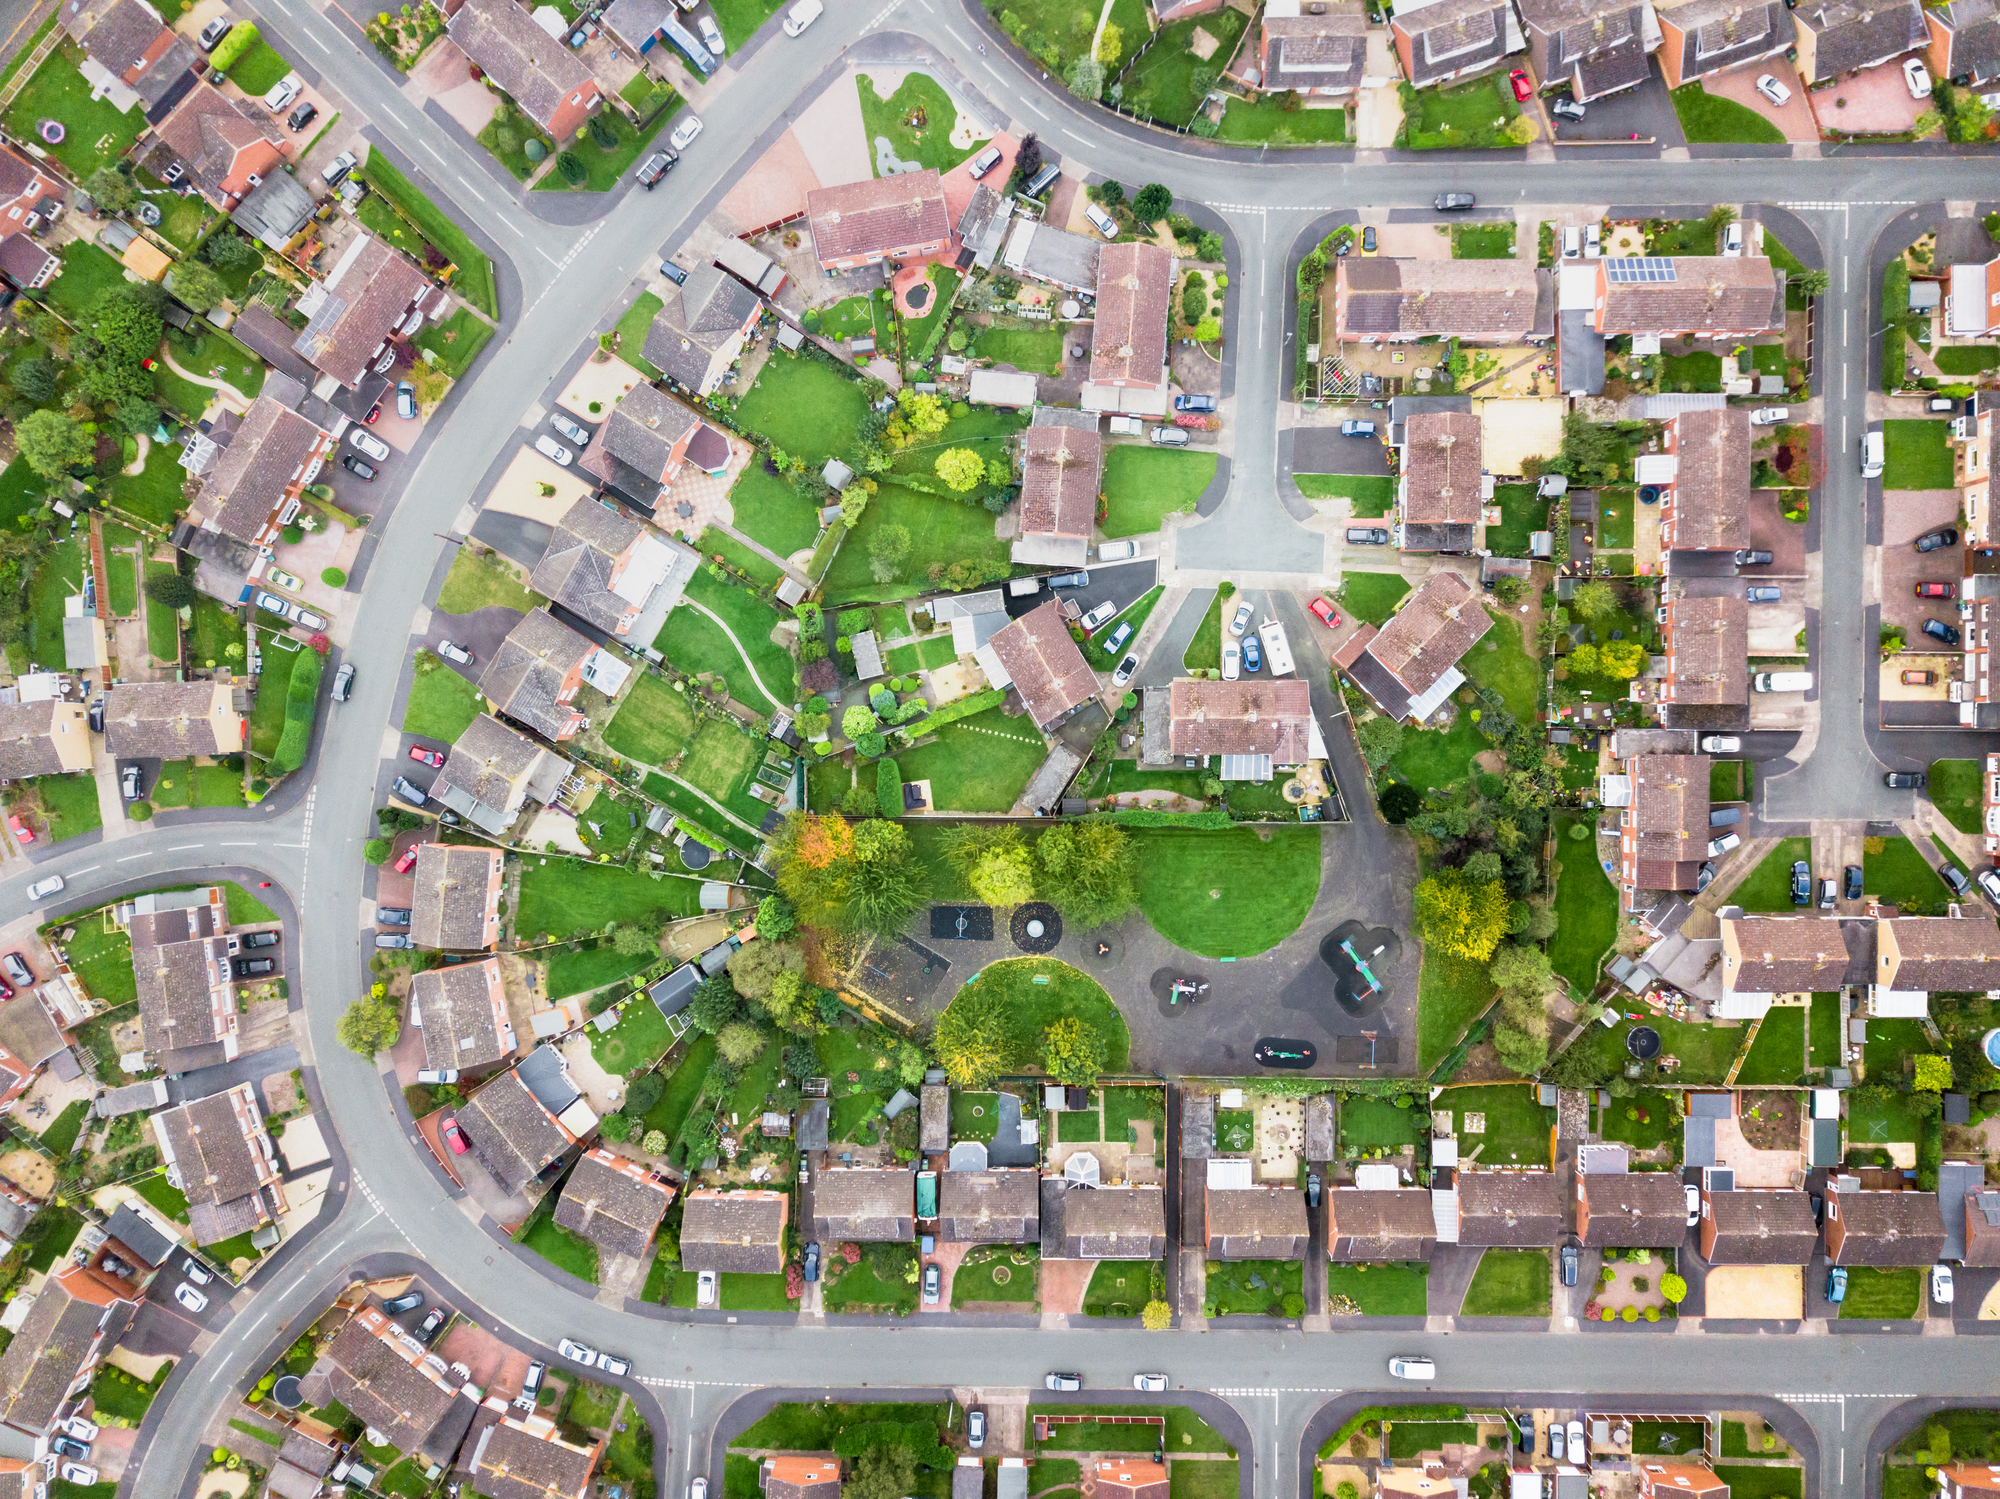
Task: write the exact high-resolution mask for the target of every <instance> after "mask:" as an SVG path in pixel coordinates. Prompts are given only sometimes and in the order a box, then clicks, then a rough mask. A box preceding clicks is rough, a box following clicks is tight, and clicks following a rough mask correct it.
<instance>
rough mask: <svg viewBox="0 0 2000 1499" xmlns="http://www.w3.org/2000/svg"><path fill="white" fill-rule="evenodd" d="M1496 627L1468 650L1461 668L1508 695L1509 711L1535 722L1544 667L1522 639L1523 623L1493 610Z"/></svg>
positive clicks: (1525, 719) (1505, 697) (1505, 696)
mask: <svg viewBox="0 0 2000 1499" xmlns="http://www.w3.org/2000/svg"><path fill="white" fill-rule="evenodd" d="M1487 617H1488V618H1489V619H1491V620H1492V621H1493V628H1492V629H1490V630H1488V631H1487V632H1486V635H1485V638H1484V639H1482V640H1480V641H1479V642H1478V643H1477V644H1475V645H1474V646H1473V647H1472V649H1471V650H1469V651H1467V652H1466V653H1465V658H1464V659H1463V660H1462V661H1460V662H1459V663H1458V664H1459V669H1460V670H1462V671H1463V672H1464V673H1465V674H1466V676H1468V677H1470V678H1471V679H1472V680H1473V681H1474V682H1476V683H1477V684H1478V685H1479V686H1481V687H1485V688H1488V689H1489V690H1491V691H1494V692H1497V693H1499V694H1500V696H1501V697H1502V698H1504V699H1506V703H1507V711H1508V712H1509V713H1511V714H1513V715H1514V717H1515V718H1517V719H1519V720H1520V721H1521V722H1522V723H1532V722H1533V721H1534V718H1535V708H1536V706H1537V705H1538V704H1539V703H1540V701H1541V695H1542V667H1541V663H1540V662H1538V661H1536V660H1535V659H1534V657H1532V656H1530V655H1529V654H1528V652H1527V650H1526V648H1525V647H1524V646H1523V645H1522V643H1521V624H1520V621H1519V620H1517V619H1515V618H1514V617H1513V616H1512V615H1508V614H1498V615H1496V614H1493V613H1492V612H1491V611H1489V612H1488V614H1487Z"/></svg>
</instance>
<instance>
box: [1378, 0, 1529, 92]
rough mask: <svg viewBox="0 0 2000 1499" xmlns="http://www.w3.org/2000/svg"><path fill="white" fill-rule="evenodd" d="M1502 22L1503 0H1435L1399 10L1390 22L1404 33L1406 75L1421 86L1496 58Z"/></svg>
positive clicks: (1503, 44) (1502, 41) (1502, 51)
mask: <svg viewBox="0 0 2000 1499" xmlns="http://www.w3.org/2000/svg"><path fill="white" fill-rule="evenodd" d="M1507 22H1508V14H1507V3H1506V0H1498V3H1495V0H1435V3H1433V4H1430V5H1426V6H1424V7H1422V8H1421V9H1418V10H1405V11H1403V12H1402V13H1401V14H1400V15H1398V16H1397V17H1396V18H1395V26H1396V28H1397V29H1398V30H1400V31H1402V32H1404V33H1405V34H1406V35H1408V36H1409V38H1410V61H1411V67H1412V70H1413V72H1414V73H1415V75H1416V76H1415V77H1413V78H1412V79H1411V80H1410V81H1411V82H1412V83H1413V84H1415V85H1416V86H1417V87H1418V88H1423V87H1425V86H1426V85H1428V84H1431V83H1435V82H1437V81H1438V80H1439V79H1441V78H1447V77H1450V76H1452V75H1454V74H1457V73H1463V72H1465V71H1467V70H1468V69H1475V68H1481V67H1485V66H1488V65H1490V64H1492V63H1495V62H1498V61H1499V60H1500V59H1501V58H1502V57H1505V56H1506V55H1507V41H1508V38H1507Z"/></svg>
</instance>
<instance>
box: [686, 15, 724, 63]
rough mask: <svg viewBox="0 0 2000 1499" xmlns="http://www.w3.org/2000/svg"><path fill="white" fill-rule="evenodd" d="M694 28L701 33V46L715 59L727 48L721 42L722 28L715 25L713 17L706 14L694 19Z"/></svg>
mask: <svg viewBox="0 0 2000 1499" xmlns="http://www.w3.org/2000/svg"><path fill="white" fill-rule="evenodd" d="M694 24H695V27H696V29H697V30H699V31H700V32H701V44H702V45H703V46H704V47H706V48H708V50H709V51H710V52H711V53H713V54H714V55H715V56H717V57H721V56H722V55H723V54H724V53H726V52H727V51H728V50H729V48H728V47H727V46H726V45H725V44H724V42H723V40H722V28H721V27H720V26H718V25H716V24H715V17H714V16H711V15H708V14H706V13H704V14H702V15H699V16H697V17H695V23H694Z"/></svg>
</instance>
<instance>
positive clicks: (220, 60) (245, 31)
mask: <svg viewBox="0 0 2000 1499" xmlns="http://www.w3.org/2000/svg"><path fill="white" fill-rule="evenodd" d="M258 40H259V38H258V35H257V23H256V22H254V21H238V22H237V23H236V24H235V26H233V27H231V28H230V32H229V35H228V36H225V37H224V38H223V39H222V40H221V41H220V42H219V43H217V44H216V48H215V50H214V51H213V52H211V53H209V54H208V65H209V66H210V67H212V68H220V69H221V70H222V71H223V72H225V73H227V72H228V71H229V70H230V69H231V68H233V67H235V66H236V65H237V64H238V63H239V62H241V61H243V54H244V53H246V52H248V51H249V50H250V49H251V48H252V47H254V46H256V45H257V42H258Z"/></svg>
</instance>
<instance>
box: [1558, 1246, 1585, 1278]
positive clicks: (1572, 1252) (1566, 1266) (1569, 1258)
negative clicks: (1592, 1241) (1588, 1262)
mask: <svg viewBox="0 0 2000 1499" xmlns="http://www.w3.org/2000/svg"><path fill="white" fill-rule="evenodd" d="M1582 1257H1583V1256H1582V1255H1581V1254H1580V1253H1579V1252H1578V1249H1577V1244H1576V1240H1575V1239H1571V1240H1570V1241H1569V1242H1568V1243H1567V1244H1565V1245H1563V1247H1562V1277H1563V1284H1564V1285H1566V1286H1573V1285H1575V1284H1576V1267H1577V1262H1578V1261H1579V1260H1581V1259H1582Z"/></svg>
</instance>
